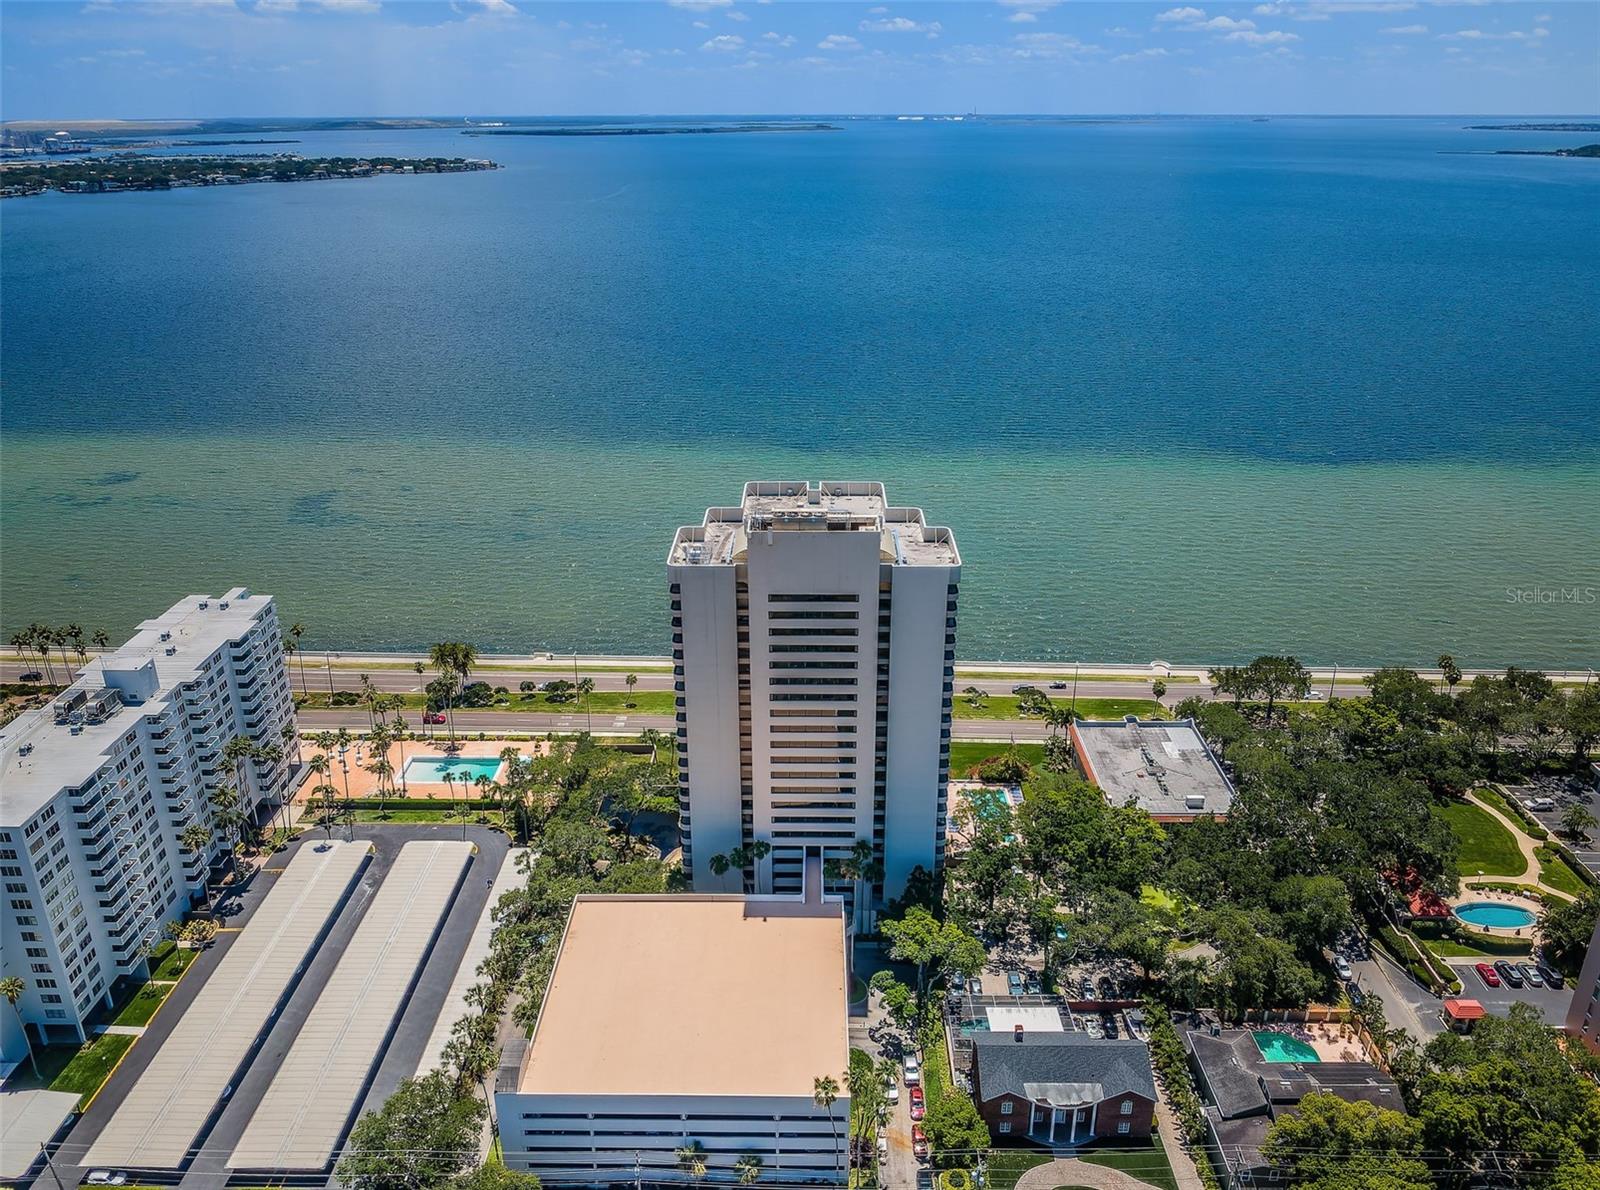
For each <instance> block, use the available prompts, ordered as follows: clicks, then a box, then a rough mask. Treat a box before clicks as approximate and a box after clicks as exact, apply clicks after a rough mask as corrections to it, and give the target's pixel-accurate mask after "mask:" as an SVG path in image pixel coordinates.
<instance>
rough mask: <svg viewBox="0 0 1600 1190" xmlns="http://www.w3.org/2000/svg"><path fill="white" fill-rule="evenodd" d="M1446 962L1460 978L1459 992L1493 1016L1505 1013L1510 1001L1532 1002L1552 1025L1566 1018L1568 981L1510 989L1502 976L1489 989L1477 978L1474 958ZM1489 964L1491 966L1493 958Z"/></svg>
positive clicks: (1510, 1003)
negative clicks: (1557, 985) (1559, 985)
mask: <svg viewBox="0 0 1600 1190" xmlns="http://www.w3.org/2000/svg"><path fill="white" fill-rule="evenodd" d="M1485 961H1489V960H1485ZM1449 962H1450V966H1451V967H1452V968H1453V969H1454V970H1455V973H1456V975H1457V976H1458V977H1459V978H1460V980H1461V989H1462V990H1461V994H1462V995H1463V996H1465V997H1466V998H1467V999H1469V1000H1476V1001H1477V1002H1478V1003H1479V1004H1482V1005H1483V1006H1484V1008H1486V1009H1487V1010H1488V1011H1489V1012H1491V1013H1493V1014H1494V1015H1495V1016H1505V1015H1506V1013H1507V1012H1509V1011H1510V1010H1511V1006H1512V1005H1513V1004H1517V1003H1522V1004H1532V1005H1533V1006H1534V1007H1535V1008H1537V1009H1538V1010H1539V1011H1540V1012H1541V1013H1543V1014H1544V1020H1545V1024H1547V1025H1550V1026H1552V1027H1555V1026H1559V1025H1561V1024H1562V1023H1563V1022H1565V1021H1566V1019H1567V1009H1568V1008H1569V1007H1571V1005H1572V983H1571V982H1570V981H1568V983H1567V985H1566V987H1564V988H1561V989H1556V988H1549V987H1543V988H1536V987H1531V986H1525V987H1520V988H1513V987H1508V986H1506V983H1505V981H1504V980H1503V979H1502V980H1501V981H1500V986H1499V987H1497V988H1492V987H1489V986H1488V985H1487V984H1486V983H1484V982H1483V980H1482V979H1480V978H1479V977H1478V972H1477V971H1476V969H1475V963H1476V962H1477V960H1474V959H1451V960H1449ZM1490 965H1491V966H1492V965H1493V964H1492V961H1491V962H1490Z"/></svg>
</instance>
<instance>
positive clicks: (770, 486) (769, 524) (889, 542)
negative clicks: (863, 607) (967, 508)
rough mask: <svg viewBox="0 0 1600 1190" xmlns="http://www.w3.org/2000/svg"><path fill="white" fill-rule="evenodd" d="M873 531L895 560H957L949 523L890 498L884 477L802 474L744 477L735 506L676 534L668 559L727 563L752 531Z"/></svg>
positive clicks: (737, 557) (711, 512)
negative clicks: (860, 479) (866, 479)
mask: <svg viewBox="0 0 1600 1190" xmlns="http://www.w3.org/2000/svg"><path fill="white" fill-rule="evenodd" d="M768 531H770V532H775V533H778V532H821V533H828V532H833V533H875V534H877V535H878V538H879V547H878V550H879V557H880V558H881V559H882V560H883V561H884V562H885V563H892V564H894V565H896V566H959V565H961V555H960V553H959V552H958V551H957V549H956V541H955V537H954V535H953V534H952V533H951V532H950V530H949V529H945V528H941V527H938V526H933V525H929V524H928V523H927V522H926V520H925V519H924V518H923V515H922V510H921V509H920V508H903V507H896V506H893V505H891V504H890V503H889V500H888V497H887V496H886V495H885V494H884V490H883V485H882V484H881V483H842V482H841V483H819V484H811V483H808V482H806V481H804V480H798V481H789V480H784V481H777V482H762V483H747V484H745V485H744V495H743V498H742V500H741V501H740V504H739V506H738V507H736V508H734V507H722V508H708V509H706V515H705V519H704V520H703V521H702V522H701V523H700V524H699V525H686V526H684V527H683V528H681V529H679V530H678V532H677V535H676V536H675V537H674V538H673V542H672V549H671V550H670V551H669V553H668V556H667V562H668V565H671V566H718V565H721V566H729V565H733V564H734V563H736V562H739V561H741V560H742V558H743V555H744V553H745V551H746V549H747V547H748V545H749V541H750V535H751V534H752V533H764V532H768Z"/></svg>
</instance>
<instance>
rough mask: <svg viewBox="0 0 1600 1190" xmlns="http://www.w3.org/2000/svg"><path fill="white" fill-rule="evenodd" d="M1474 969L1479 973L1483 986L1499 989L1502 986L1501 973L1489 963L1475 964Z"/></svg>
mask: <svg viewBox="0 0 1600 1190" xmlns="http://www.w3.org/2000/svg"><path fill="white" fill-rule="evenodd" d="M1472 969H1473V970H1474V971H1476V972H1477V973H1478V978H1479V979H1481V980H1483V986H1484V987H1487V988H1497V987H1499V986H1500V973H1499V972H1498V971H1496V970H1495V969H1494V968H1493V967H1491V966H1489V964H1488V963H1474V964H1473V965H1472Z"/></svg>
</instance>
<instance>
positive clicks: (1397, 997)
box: [1350, 950, 1444, 1041]
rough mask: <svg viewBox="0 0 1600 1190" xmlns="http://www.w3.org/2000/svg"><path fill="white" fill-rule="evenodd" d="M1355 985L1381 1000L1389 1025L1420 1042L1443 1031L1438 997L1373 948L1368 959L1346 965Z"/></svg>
mask: <svg viewBox="0 0 1600 1190" xmlns="http://www.w3.org/2000/svg"><path fill="white" fill-rule="evenodd" d="M1350 966H1351V969H1352V970H1353V971H1354V972H1355V977H1356V986H1357V987H1359V988H1360V989H1361V990H1362V991H1363V992H1366V993H1367V994H1368V995H1375V996H1377V997H1378V998H1379V999H1380V1000H1382V1001H1383V1015H1384V1019H1385V1020H1387V1021H1388V1022H1389V1025H1390V1026H1391V1027H1392V1028H1400V1029H1404V1030H1405V1031H1406V1032H1408V1033H1410V1034H1411V1035H1412V1036H1413V1037H1416V1038H1418V1039H1419V1040H1421V1041H1428V1040H1429V1039H1431V1038H1434V1037H1437V1036H1438V1035H1439V1034H1441V1033H1443V1032H1444V1025H1443V1024H1442V1023H1441V1022H1440V1020H1439V997H1437V996H1435V995H1434V994H1433V993H1432V992H1430V991H1428V990H1427V989H1426V988H1423V987H1419V986H1417V984H1415V983H1413V982H1412V981H1411V979H1410V978H1409V977H1408V976H1407V975H1406V974H1405V972H1403V971H1401V970H1400V968H1398V967H1396V966H1395V965H1394V964H1393V963H1391V962H1390V961H1389V960H1388V959H1386V958H1385V957H1384V956H1383V955H1382V954H1381V953H1379V952H1378V951H1377V950H1374V951H1373V952H1372V957H1371V958H1370V959H1361V960H1359V961H1357V962H1354V963H1351V964H1350Z"/></svg>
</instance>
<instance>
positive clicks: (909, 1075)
mask: <svg viewBox="0 0 1600 1190" xmlns="http://www.w3.org/2000/svg"><path fill="white" fill-rule="evenodd" d="M904 1069H905V1076H906V1086H908V1087H915V1086H919V1085H920V1084H921V1083H922V1067H921V1066H919V1065H918V1064H917V1057H916V1055H915V1054H907V1055H906V1061H905V1068H904Z"/></svg>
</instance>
